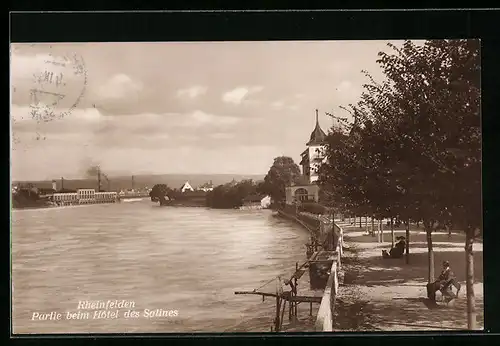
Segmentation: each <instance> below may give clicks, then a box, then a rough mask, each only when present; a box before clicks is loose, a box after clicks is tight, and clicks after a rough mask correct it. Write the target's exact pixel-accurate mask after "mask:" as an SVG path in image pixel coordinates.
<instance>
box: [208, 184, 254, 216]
mask: <svg viewBox="0 0 500 346" xmlns="http://www.w3.org/2000/svg"><path fill="white" fill-rule="evenodd" d="M259 187H260V188H261V187H262V184H260V185H259V184H256V183H255V182H254V181H253V180H252V179H247V180H242V181H240V182H231V183H227V184H224V185H219V186H217V187H215V188H214V189H213V190H212V191H210V192H208V194H207V199H206V203H207V207H210V208H217V209H232V208H238V207H241V206H242V205H243V202H244V199H245V198H246V197H248V196H251V195H256V194H259V191H258V190H259Z"/></svg>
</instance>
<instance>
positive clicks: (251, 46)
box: [10, 39, 484, 335]
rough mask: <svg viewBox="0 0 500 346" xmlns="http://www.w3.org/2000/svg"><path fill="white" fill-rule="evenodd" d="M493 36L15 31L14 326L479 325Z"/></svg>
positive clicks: (101, 329)
mask: <svg viewBox="0 0 500 346" xmlns="http://www.w3.org/2000/svg"><path fill="white" fill-rule="evenodd" d="M479 48H480V41H479V40H472V39H463V40H461V39H453V40H444V39H443V40H429V41H423V40H416V41H409V40H406V41H387V40H378V41H256V42H250V41H249V42H244V41H241V42H150V43H148V42H142V43H134V42H122V43H111V42H110V43H53V44H51V43H33V44H28V43H23V44H21V43H13V44H11V58H10V71H11V72H10V85H11V90H10V92H11V105H10V119H11V143H12V144H11V161H10V169H11V190H12V191H11V196H12V197H11V210H12V212H11V268H12V271H11V278H12V280H11V304H12V306H11V326H12V333H13V334H14V335H23V334H30V335H33V334H74V333H79V334H80V333H235V332H265V333H268V332H269V333H287V332H332V333H335V332H344V331H358V332H367V331H387V332H389V331H424V330H433V331H444V330H482V329H484V313H483V310H484V309H483V300H484V297H483V260H482V254H483V247H482V239H483V237H482V235H483V233H482V219H481V217H482V209H481V126H480V124H481V114H480V98H481V97H480V95H481V90H480V73H481V69H480V67H481V66H480V61H481V57H480V49H479Z"/></svg>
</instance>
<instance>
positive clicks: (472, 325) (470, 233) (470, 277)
mask: <svg viewBox="0 0 500 346" xmlns="http://www.w3.org/2000/svg"><path fill="white" fill-rule="evenodd" d="M473 244H474V228H473V227H470V226H469V227H467V230H466V235H465V275H466V276H465V279H466V282H465V286H466V289H467V328H468V329H469V330H475V329H476V302H475V296H474V251H473V248H472V245H473Z"/></svg>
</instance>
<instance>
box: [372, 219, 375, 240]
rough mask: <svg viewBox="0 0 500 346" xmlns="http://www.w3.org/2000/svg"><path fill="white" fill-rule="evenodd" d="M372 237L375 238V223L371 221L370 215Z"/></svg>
mask: <svg viewBox="0 0 500 346" xmlns="http://www.w3.org/2000/svg"><path fill="white" fill-rule="evenodd" d="M372 235H373V236H375V221H374V220H373V215H372Z"/></svg>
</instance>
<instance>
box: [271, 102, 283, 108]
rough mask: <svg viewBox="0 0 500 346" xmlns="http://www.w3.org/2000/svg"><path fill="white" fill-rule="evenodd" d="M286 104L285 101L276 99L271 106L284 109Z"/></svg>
mask: <svg viewBox="0 0 500 346" xmlns="http://www.w3.org/2000/svg"><path fill="white" fill-rule="evenodd" d="M284 106H285V103H284V102H283V101H275V102H273V103H271V107H273V108H274V109H283V107H284Z"/></svg>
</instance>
